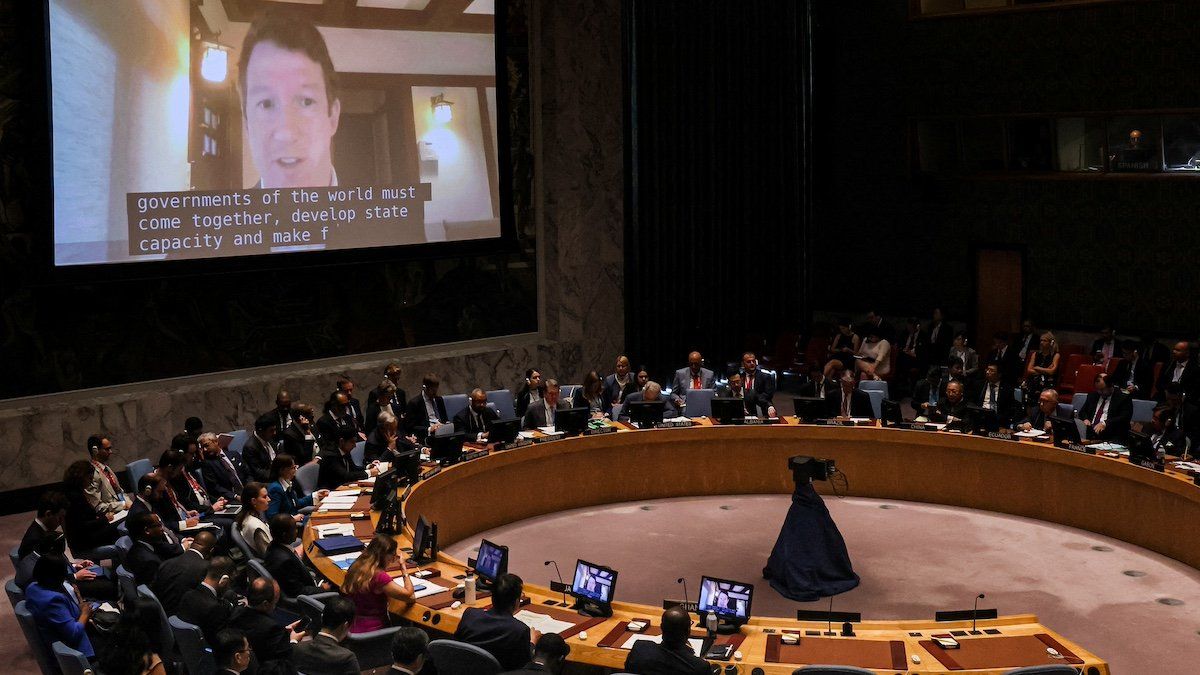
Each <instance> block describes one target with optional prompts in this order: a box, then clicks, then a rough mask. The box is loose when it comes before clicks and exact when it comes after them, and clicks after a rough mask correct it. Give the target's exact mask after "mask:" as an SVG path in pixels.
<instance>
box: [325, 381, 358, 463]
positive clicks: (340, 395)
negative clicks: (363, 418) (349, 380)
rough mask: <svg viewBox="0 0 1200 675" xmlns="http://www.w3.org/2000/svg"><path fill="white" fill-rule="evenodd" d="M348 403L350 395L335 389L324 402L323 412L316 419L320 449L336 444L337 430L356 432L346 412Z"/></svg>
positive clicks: (326, 448)
mask: <svg viewBox="0 0 1200 675" xmlns="http://www.w3.org/2000/svg"><path fill="white" fill-rule="evenodd" d="M349 405H350V397H349V396H346V394H345V393H344V392H340V391H335V392H333V393H332V394H330V395H329V400H328V401H326V402H325V413H324V414H323V415H321V417H320V419H318V420H317V434H316V435H317V444H318V445H319V446H320V447H321V449H322V450H328V449H330V448H332V447H335V446H336V445H337V436H338V432H339V431H341V430H342V429H352V430H354V431H355V432H357V429H355V428H354V425H353V424H352V423H351V422H350V417H349V416H348V415H347V414H346V409H347V407H349Z"/></svg>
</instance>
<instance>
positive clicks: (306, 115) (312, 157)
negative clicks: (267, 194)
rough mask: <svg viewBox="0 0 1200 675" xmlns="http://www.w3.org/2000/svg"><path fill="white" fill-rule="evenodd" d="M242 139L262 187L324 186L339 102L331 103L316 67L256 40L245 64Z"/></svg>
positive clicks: (329, 174)
mask: <svg viewBox="0 0 1200 675" xmlns="http://www.w3.org/2000/svg"><path fill="white" fill-rule="evenodd" d="M243 86H244V87H245V88H246V137H247V138H248V139H249V141H250V152H251V155H252V156H253V157H254V165H255V167H256V168H257V169H258V172H259V175H260V176H261V177H262V186H263V187H264V188H279V187H283V188H287V187H319V186H325V185H329V183H330V180H331V178H332V172H333V161H332V159H331V158H330V144H331V142H332V139H333V135H334V133H336V132H337V128H338V118H339V117H340V115H341V103H340V102H338V101H333V104H332V105H330V103H329V99H328V95H327V93H326V91H325V77H324V74H323V73H322V71H321V65H320V64H319V63H317V62H316V61H313V60H312V59H310V58H308V56H306V55H305V54H304V53H302V52H294V51H289V50H287V49H284V48H282V47H280V46H279V45H277V44H275V43H274V42H260V43H258V44H257V45H255V47H254V51H253V52H252V53H251V54H250V62H249V63H248V64H247V66H246V81H245V82H244V83H243Z"/></svg>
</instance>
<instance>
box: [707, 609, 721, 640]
mask: <svg viewBox="0 0 1200 675" xmlns="http://www.w3.org/2000/svg"><path fill="white" fill-rule="evenodd" d="M717 624H718V621H717V613H716V612H709V613H708V618H707V619H705V625H706V627H707V628H708V634H709V635H714V634H715V633H716V632H717Z"/></svg>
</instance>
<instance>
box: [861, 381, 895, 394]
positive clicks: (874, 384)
mask: <svg viewBox="0 0 1200 675" xmlns="http://www.w3.org/2000/svg"><path fill="white" fill-rule="evenodd" d="M858 388H859V389H861V390H863V391H882V392H883V397H884V398H888V394H889V393H891V392H890V391H889V390H888V383H887V382H884V381H883V380H863V381H862V382H859V383H858Z"/></svg>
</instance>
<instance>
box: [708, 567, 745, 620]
mask: <svg viewBox="0 0 1200 675" xmlns="http://www.w3.org/2000/svg"><path fill="white" fill-rule="evenodd" d="M753 598H754V586H752V585H750V584H744V583H742V582H740V581H730V580H728V579H717V578H715V577H701V578H700V602H699V603H698V608H699V610H700V611H701V612H710V613H712V614H716V615H717V616H719V617H723V618H731V619H741V620H745V619H749V618H750V601H751V600H752V599H753Z"/></svg>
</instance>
